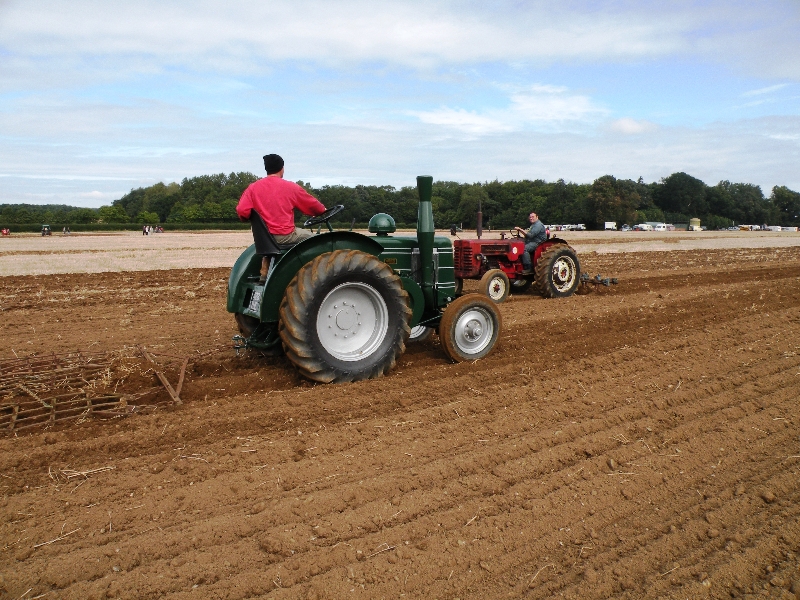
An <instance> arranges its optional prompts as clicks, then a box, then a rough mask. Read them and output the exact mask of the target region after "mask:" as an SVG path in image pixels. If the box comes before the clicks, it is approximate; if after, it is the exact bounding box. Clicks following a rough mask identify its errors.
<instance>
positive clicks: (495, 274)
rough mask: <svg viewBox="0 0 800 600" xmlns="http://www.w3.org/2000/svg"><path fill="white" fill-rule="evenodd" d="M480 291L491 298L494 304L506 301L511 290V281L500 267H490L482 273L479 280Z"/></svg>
mask: <svg viewBox="0 0 800 600" xmlns="http://www.w3.org/2000/svg"><path fill="white" fill-rule="evenodd" d="M480 286H481V287H480V290H481V293H482V294H484V295H486V296H488V297H489V298H491V299H492V300H493V301H494V302H495V303H496V304H501V303H503V302H505V301H506V298H508V294H509V292H510V291H511V283H510V282H509V281H508V275H506V274H505V273H504V272H503V271H501V270H500V269H490V270H489V271H486V273H484V274H483V277H481V282H480Z"/></svg>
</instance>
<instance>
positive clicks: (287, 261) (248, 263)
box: [227, 231, 383, 323]
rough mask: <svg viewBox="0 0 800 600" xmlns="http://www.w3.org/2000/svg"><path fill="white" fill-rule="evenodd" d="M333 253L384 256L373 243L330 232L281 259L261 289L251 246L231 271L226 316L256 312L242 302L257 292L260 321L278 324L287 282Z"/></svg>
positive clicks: (354, 235)
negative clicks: (318, 258)
mask: <svg viewBox="0 0 800 600" xmlns="http://www.w3.org/2000/svg"><path fill="white" fill-rule="evenodd" d="M334 250H360V251H362V252H366V253H368V254H373V255H375V256H378V255H379V254H380V253H381V252H383V246H381V244H379V243H378V242H377V241H375V239H373V238H371V237H367V236H365V235H362V234H360V233H356V232H353V231H333V232H330V233H322V234H319V235H315V236H313V237H310V238H308V239H306V240H303V241H302V242H300V243H299V244H297V245H296V246H294V247H292V248H291V249H290V250H288V251H287V252H286V253H285V254H282V255H281V256H280V258H279V260H278V262H277V263H276V264H275V266H274V267H273V268H272V269H271V272H270V275H269V277H268V278H267V282H266V284H265V285H264V286H263V289H262V286H260V285H258V283H257V281H258V276H259V271H260V269H261V257H260V256H258V255H257V254H256V250H255V245H252V246H250V247H249V248H247V249H246V250H245V251H244V252H242V254H241V255H240V256H239V258H238V259H237V260H236V263H235V264H234V265H233V269H231V275H230V278H229V279H228V304H227V308H228V312H232V313H236V312H246V311H244V310H243V308H244V307H245V306H248V307H249V308H255V306H254V305H253V303H252V302H248V303H246V302H245V300H246V298H248V297H250V298H252V295H253V293H254V290H255V289H256V288H258V290H257V291H258V292H259V294H260V307H259V308H258V310H257V312H258V314H259V319H260V320H261V321H262V322H264V323H277V322H278V320H279V315H278V309H279V308H280V304H281V300H282V299H283V294H284V292H285V291H286V286H287V285H289V282H290V281H291V280H292V279H293V278H294V276H295V275H296V274H297V272H298V271H299V270H300V269H301V268H302V267H303V266H304V265H305V264H307V263H309V262H311V261H312V260H314V259H315V258H316V257H317V256H319V255H320V254H325V253H326V252H333V251H334ZM248 292H250V293H249V294H248Z"/></svg>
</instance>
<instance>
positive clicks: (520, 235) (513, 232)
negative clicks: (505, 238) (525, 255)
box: [510, 229, 525, 238]
mask: <svg viewBox="0 0 800 600" xmlns="http://www.w3.org/2000/svg"><path fill="white" fill-rule="evenodd" d="M510 231H511V237H514V238H522V237H525V236H523V235H522V234H521V233H520V232H519V231H517V230H516V229H511V230H510Z"/></svg>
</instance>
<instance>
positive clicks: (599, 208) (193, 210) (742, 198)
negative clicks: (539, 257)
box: [0, 173, 800, 231]
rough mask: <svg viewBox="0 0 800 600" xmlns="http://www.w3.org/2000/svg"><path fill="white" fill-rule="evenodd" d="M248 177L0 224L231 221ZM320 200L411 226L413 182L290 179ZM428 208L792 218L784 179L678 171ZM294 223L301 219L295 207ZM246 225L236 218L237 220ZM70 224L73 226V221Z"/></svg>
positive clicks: (713, 221) (515, 191)
mask: <svg viewBox="0 0 800 600" xmlns="http://www.w3.org/2000/svg"><path fill="white" fill-rule="evenodd" d="M257 179H258V178H257V177H256V176H255V175H253V174H252V173H231V174H229V175H225V174H224V173H219V174H216V175H203V176H200V177H192V178H186V179H184V180H183V181H181V183H180V184H178V183H169V184H164V183H156V184H155V185H152V186H149V187H146V188H137V189H133V190H131V191H130V192H129V193H127V194H125V195H124V196H123V197H122V198H120V199H118V200H115V201H114V202H113V203H112V204H111V206H103V207H100V208H99V209H96V210H95V209H89V208H76V207H71V206H65V205H46V206H35V205H25V204H6V205H0V225H3V226H5V225H10V224H17V225H20V226H23V225H24V226H26V227H27V226H30V227H33V228H35V227H37V226H40V225H41V223H49V224H50V225H52V226H53V227H54V228H55V230H58V229H60V228H61V227H63V226H64V225H75V226H76V227H77V226H81V227H83V226H86V227H97V228H103V229H105V228H114V227H117V228H125V227H133V228H135V227H136V226H137V225H138V227H141V225H142V224H155V223H163V224H165V225H167V228H168V229H169V228H186V227H197V228H206V227H210V228H219V227H231V228H238V227H239V226H240V224H239V218H238V215H237V214H236V204H237V203H238V201H239V198H240V197H241V195H242V193H243V192H244V190H245V189H246V188H247V186H248V185H250V184H251V183H253V182H254V181H256V180H257ZM298 183H299V184H300V185H302V186H303V187H304V188H305V189H306V190H308V191H309V193H311V194H313V195H314V196H316V197H317V198H319V200H320V201H321V202H322V203H323V204H324V205H325V206H328V207H331V206H335V205H337V204H343V205H344V206H345V210H344V211H343V212H342V213H341V214H340V215H339V217H337V221H338V224H339V225H340V226H345V227H349V225H350V223H352V222H355V223H357V224H361V225H362V226H364V225H366V223H367V222H368V221H369V219H370V218H371V217H372V215H374V214H375V213H378V212H385V213H388V214H390V215H392V217H394V219H395V221H396V222H397V224H398V226H399V227H413V226H414V224H415V223H416V220H417V206H418V202H419V197H418V194H417V189H416V187H415V186H406V187H402V188H399V189H397V188H395V187H393V186H389V185H386V186H374V185H371V186H365V185H357V186H355V187H349V186H343V185H334V186H323V187H320V188H314V187H312V186H311V184H310V183H307V182H302V181H300V182H298ZM432 204H433V216H434V222H435V224H436V226H437V227H439V228H442V229H445V228H449V227H450V225H451V224H453V223H455V224H458V225H463V226H464V227H467V228H473V227H475V225H476V216H477V211H478V206H479V205H480V207H481V210H482V212H483V223H484V226H486V227H491V228H492V229H507V228H510V227H513V226H515V225H519V226H526V225H527V224H528V215H529V214H530V213H531V212H533V211H535V212H537V213H538V214H539V218H540V219H541V220H542V221H543V222H544V223H548V224H558V223H586V224H587V225H588V226H590V227H591V226H595V227H597V226H602V224H603V222H604V221H617V223H629V224H634V223H637V222H643V221H666V222H672V223H685V222H687V221H688V220H689V219H690V218H692V217H699V218H700V219H701V221H702V222H703V224H704V225H706V226H708V227H709V228H715V227H723V226H727V225H729V224H741V223H750V224H762V223H769V224H780V225H800V193H798V192H795V191H792V190H790V189H788V188H786V187H784V186H776V187H774V188H773V189H772V194H771V196H770V197H769V198H765V197H764V194H763V193H762V191H761V188H759V187H758V186H756V185H752V184H748V183H731V182H729V181H721V182H719V183H718V184H717V185H715V186H713V187H710V186H708V185H706V184H705V183H703V182H702V181H700V180H699V179H696V178H694V177H692V176H690V175H688V174H686V173H673V174H672V175H670V176H669V177H666V178H664V179H662V180H661V181H660V182H655V183H645V182H644V181H643V180H642V179H641V178H639V180H638V181H633V180H630V179H624V180H623V179H616V178H615V177H613V176H612V175H604V176H602V177H600V178H598V179H596V180H595V181H594V182H593V183H592V184H577V183H568V182H565V181H564V180H563V179H560V180H558V181H556V182H552V183H548V182H546V181H543V180H541V179H536V180H528V179H524V180H520V181H504V182H501V181H497V180H495V181H489V182H484V183H471V184H466V183H458V182H455V181H437V182H434V184H433V198H432ZM296 217H297V222H298V223H302V221H303V220H304V219H305V217H304V216H303V215H300V214H299V213H298V214H297V215H296ZM244 227H246V225H244ZM74 230H75V231H77V230H78V229H74Z"/></svg>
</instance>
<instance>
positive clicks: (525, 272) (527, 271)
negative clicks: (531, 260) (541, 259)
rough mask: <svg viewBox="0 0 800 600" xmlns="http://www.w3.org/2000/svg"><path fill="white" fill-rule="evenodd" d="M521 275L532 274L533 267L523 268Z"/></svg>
mask: <svg viewBox="0 0 800 600" xmlns="http://www.w3.org/2000/svg"><path fill="white" fill-rule="evenodd" d="M522 274H523V275H533V269H525V270H524V271H522Z"/></svg>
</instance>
